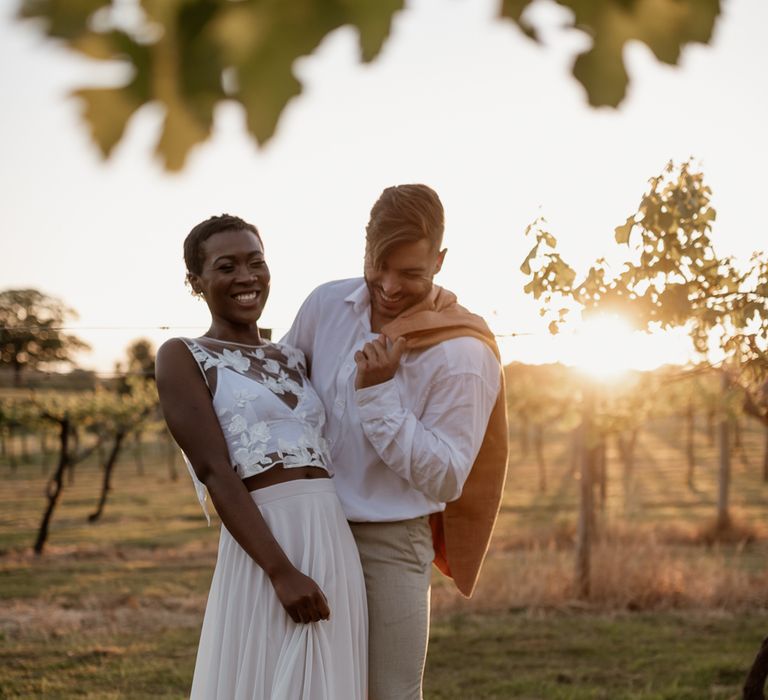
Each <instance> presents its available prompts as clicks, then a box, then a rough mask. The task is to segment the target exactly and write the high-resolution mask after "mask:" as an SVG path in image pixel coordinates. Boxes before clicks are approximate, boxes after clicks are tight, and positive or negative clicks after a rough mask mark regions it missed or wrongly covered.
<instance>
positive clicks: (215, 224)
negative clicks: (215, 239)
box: [184, 214, 264, 275]
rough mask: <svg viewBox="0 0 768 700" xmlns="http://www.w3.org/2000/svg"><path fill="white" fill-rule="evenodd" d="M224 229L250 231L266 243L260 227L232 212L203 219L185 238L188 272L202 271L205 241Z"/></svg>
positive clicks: (199, 272)
mask: <svg viewBox="0 0 768 700" xmlns="http://www.w3.org/2000/svg"><path fill="white" fill-rule="evenodd" d="M222 231H250V232H251V233H253V234H255V236H256V238H258V239H259V243H261V245H262V247H263V245H264V243H263V241H262V240H261V235H260V234H259V231H258V229H257V228H256V227H255V226H254V225H253V224H249V223H248V222H247V221H243V219H241V218H240V217H239V216H232V215H231V214H222V215H221V216H212V217H211V218H210V219H206V220H205V221H201V222H200V223H199V224H198V225H197V226H195V227H194V228H193V229H192V230H191V231H190V232H189V233H188V234H187V237H186V238H185V239H184V263H185V264H186V266H187V272H190V273H192V274H193V275H199V274H201V273H202V271H203V262H204V261H205V253H204V252H203V243H205V242H206V241H207V240H208V239H209V238H210V237H211V236H213V235H214V234H215V233H221V232H222Z"/></svg>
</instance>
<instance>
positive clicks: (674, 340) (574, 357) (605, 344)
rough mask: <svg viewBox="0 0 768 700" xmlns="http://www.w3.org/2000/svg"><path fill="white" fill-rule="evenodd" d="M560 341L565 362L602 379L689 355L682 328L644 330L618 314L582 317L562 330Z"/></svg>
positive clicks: (687, 357) (676, 362)
mask: <svg viewBox="0 0 768 700" xmlns="http://www.w3.org/2000/svg"><path fill="white" fill-rule="evenodd" d="M563 343H564V345H565V346H567V349H566V351H565V352H564V353H563V355H564V358H565V359H564V362H565V363H566V364H569V365H574V366H576V367H578V368H579V369H581V370H583V371H584V372H586V373H587V374H590V375H591V376H593V377H596V378H598V379H603V380H615V379H618V378H620V377H621V375H623V374H625V373H626V372H627V371H629V370H649V369H654V368H656V367H659V366H660V365H663V364H667V363H669V364H682V363H685V362H687V361H688V360H689V359H690V341H689V340H688V338H687V337H686V335H685V333H684V332H675V333H671V332H660V331H659V332H655V333H644V332H642V331H638V330H634V329H633V328H632V327H631V326H630V324H629V323H628V322H627V321H626V320H625V319H624V318H622V317H621V316H618V315H602V316H595V317H592V318H589V319H586V320H585V321H583V323H582V324H581V325H580V327H579V328H578V329H577V330H574V331H573V333H571V334H564V337H563Z"/></svg>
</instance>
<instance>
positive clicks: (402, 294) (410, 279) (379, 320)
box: [365, 238, 445, 332]
mask: <svg viewBox="0 0 768 700" xmlns="http://www.w3.org/2000/svg"><path fill="white" fill-rule="evenodd" d="M444 257H445V250H437V249H436V248H435V247H434V246H433V245H432V244H431V242H430V241H429V240H427V239H425V238H422V239H421V240H418V241H408V242H404V243H400V244H399V245H395V246H394V247H393V248H392V249H391V250H390V251H389V253H387V254H386V255H385V256H384V257H383V258H382V260H381V261H380V262H379V264H378V265H374V264H373V262H372V261H371V260H370V258H368V259H367V261H366V265H365V283H366V285H367V286H368V293H369V294H370V297H371V330H372V331H374V332H378V331H379V330H381V327H382V326H383V325H385V324H386V323H388V322H389V321H392V320H394V319H395V318H397V316H399V315H400V314H401V313H403V312H404V311H406V310H408V309H410V308H411V307H412V306H414V305H415V304H418V303H419V302H420V301H422V300H423V299H425V298H426V296H427V295H428V294H429V292H430V291H431V289H432V278H433V277H434V276H435V275H436V274H437V273H438V272H439V271H440V268H441V267H442V265H443V258H444Z"/></svg>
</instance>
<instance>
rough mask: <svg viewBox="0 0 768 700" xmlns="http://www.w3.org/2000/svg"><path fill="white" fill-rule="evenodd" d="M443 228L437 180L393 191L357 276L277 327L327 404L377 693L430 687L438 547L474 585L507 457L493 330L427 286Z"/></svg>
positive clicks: (442, 561) (372, 688)
mask: <svg viewBox="0 0 768 700" xmlns="http://www.w3.org/2000/svg"><path fill="white" fill-rule="evenodd" d="M443 229H444V214H443V206H442V204H441V202H440V199H439V198H438V196H437V194H436V193H435V192H434V191H433V190H432V189H430V188H429V187H427V186H425V185H399V186H396V187H389V188H387V189H386V190H384V192H383V193H382V194H381V196H380V197H379V199H378V200H377V202H376V203H375V204H374V206H373V208H372V210H371V216H370V220H369V222H368V225H367V227H366V256H365V268H364V277H363V278H356V279H348V280H341V281H336V282H330V283H327V284H324V285H322V286H320V287H318V288H317V289H316V290H315V291H314V292H312V294H310V296H309V297H308V298H307V300H306V301H305V302H304V304H303V305H302V307H301V309H300V311H299V313H298V315H297V317H296V320H295V321H294V324H293V326H292V328H291V330H290V331H289V332H288V334H287V335H286V337H285V338H284V339H283V342H285V343H287V344H290V345H294V346H296V347H298V348H300V349H301V350H302V351H303V352H304V354H305V355H306V358H307V363H308V367H309V373H310V377H311V380H312V383H313V385H314V387H315V389H316V390H317V392H318V394H319V396H320V398H321V399H322V401H323V404H324V405H325V409H326V413H327V424H326V437H327V439H328V442H329V448H330V454H331V459H332V463H333V465H334V469H335V473H336V476H335V482H336V489H337V492H338V495H339V498H340V500H341V502H342V506H343V508H344V512H345V514H346V516H347V518H348V520H349V522H350V525H351V527H352V531H353V534H354V536H355V540H356V542H357V546H358V550H359V552H360V559H361V562H362V565H363V572H364V575H365V582H366V591H367V598H368V614H369V697H370V699H371V700H418V699H419V698H421V697H422V690H421V688H422V677H423V672H424V662H425V659H426V650H427V641H428V635H429V593H430V577H431V569H432V567H431V564H432V561H433V560H434V561H435V563H436V564H438V566H439V568H440V569H441V570H442V571H443V572H444V573H447V574H448V575H450V576H452V577H453V578H454V581H455V582H456V584H457V586H458V588H459V589H460V590H461V591H462V593H464V594H465V595H470V594H471V592H472V590H473V588H474V585H475V582H476V580H477V575H478V572H479V568H480V565H481V563H482V559H483V557H484V555H485V551H486V549H487V545H488V539H489V537H490V533H491V530H492V527H493V522H494V520H495V517H496V513H497V511H498V505H499V499H500V495H501V489H502V486H503V480H504V474H505V470H506V460H507V440H506V412H505V409H504V392H503V375H502V372H501V367H500V363H499V359H498V350H497V348H496V345H495V342H494V341H493V335H492V334H491V332H490V331H489V330H488V327H487V325H486V324H485V322H484V321H483V320H482V319H481V318H480V317H478V316H475V315H474V314H470V313H469V312H468V311H466V309H464V308H463V307H461V306H459V305H458V304H457V303H456V298H455V297H454V296H453V295H452V294H451V293H450V292H447V291H446V290H443V289H441V288H440V287H438V286H437V285H434V284H433V278H434V276H435V275H436V274H437V273H438V272H439V271H440V268H441V267H442V264H443V261H444V259H445V254H446V251H445V250H444V249H442V248H441V245H442V237H443ZM473 465H474V466H473ZM462 492H464V495H462ZM446 504H448V506H446Z"/></svg>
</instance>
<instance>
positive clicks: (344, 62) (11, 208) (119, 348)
mask: <svg viewBox="0 0 768 700" xmlns="http://www.w3.org/2000/svg"><path fill="white" fill-rule="evenodd" d="M16 4H17V3H16V2H15V1H13V0H0V66H2V68H0V94H1V95H3V96H4V99H3V108H2V111H0V127H1V128H0V154H2V155H1V156H0V192H2V195H0V211H2V222H3V223H2V228H1V229H0V289H5V288H11V287H36V288H38V289H40V290H41V291H43V292H46V293H48V294H52V295H55V296H58V297H60V298H62V299H63V300H64V301H65V302H66V303H68V304H69V305H70V306H72V307H74V308H75V309H77V311H78V312H79V314H80V319H79V321H77V322H76V323H74V324H72V325H73V326H75V327H78V328H79V329H80V330H78V331H77V333H78V335H80V336H81V337H82V338H84V339H85V340H87V341H88V342H89V343H90V344H91V345H92V346H93V351H92V352H91V353H88V354H84V355H83V356H82V357H81V358H80V361H81V365H82V366H84V367H89V368H94V369H98V370H102V371H109V370H111V368H112V365H113V363H114V361H115V360H116V359H117V358H119V357H121V356H122V355H123V354H124V349H125V347H126V345H127V344H128V343H129V342H130V341H131V340H132V339H135V338H137V337H140V336H145V337H149V338H151V339H152V340H154V341H155V342H156V343H159V342H162V340H163V339H165V338H167V337H170V336H172V335H196V334H198V333H200V332H202V331H204V330H205V328H206V327H207V312H206V309H205V308H204V306H203V304H202V303H201V302H198V301H197V300H195V299H193V298H192V297H191V296H190V295H189V292H188V291H187V289H186V288H185V286H184V284H183V278H184V268H183V264H182V258H181V244H182V240H183V238H184V236H185V235H186V233H187V231H188V230H189V229H190V228H191V227H192V226H193V225H194V224H196V223H197V222H198V221H200V220H202V219H204V218H207V217H208V216H210V215H212V214H219V213H222V212H229V213H233V214H237V215H239V216H242V217H243V218H245V219H247V220H250V221H252V222H253V223H255V224H256V225H257V226H258V227H259V229H260V230H261V232H262V234H263V237H264V240H265V244H266V248H267V255H268V259H269V263H270V267H271V270H272V292H271V296H270V301H269V303H268V305H267V309H266V312H265V314H264V317H263V319H262V320H263V325H264V326H268V327H273V328H274V329H275V334H276V336H277V337H279V336H280V335H281V333H282V332H284V331H285V330H286V329H287V327H288V326H289V325H290V323H291V321H292V318H293V315H294V313H295V311H296V310H297V308H298V306H299V305H300V303H301V301H302V300H303V299H304V297H305V296H306V295H307V294H308V293H309V292H310V291H311V290H312V289H313V288H314V287H315V286H316V285H318V284H320V283H322V282H324V281H327V280H330V279H335V278H340V277H351V276H356V275H359V274H361V271H362V256H363V235H364V234H363V231H364V226H365V223H366V221H367V216H368V211H369V210H370V207H371V205H372V204H373V202H374V200H375V199H376V198H377V196H378V194H379V193H380V191H381V190H382V189H383V188H384V187H386V186H388V185H391V184H397V183H404V182H425V183H427V184H429V185H431V186H432V187H434V188H435V189H436V190H437V191H438V193H439V194H440V196H441V198H442V200H443V203H444V205H445V209H446V217H447V227H446V237H445V243H446V245H447V247H448V250H449V252H448V257H447V258H446V263H445V265H444V267H443V271H442V272H441V273H440V275H439V277H438V278H437V281H438V282H439V283H440V284H443V285H444V286H446V287H448V288H450V289H452V290H453V291H455V292H456V293H457V294H458V296H459V300H460V301H461V302H462V303H463V304H464V305H465V306H468V307H469V308H471V309H472V310H474V311H476V312H477V313H480V314H482V315H484V316H485V317H486V318H487V319H488V321H489V323H490V324H491V326H492V328H493V329H494V330H495V331H496V332H497V333H498V334H509V333H530V334H531V335H525V336H522V337H517V338H508V339H502V350H503V353H504V357H505V360H507V361H510V360H513V359H520V360H523V361H533V362H544V361H553V360H557V359H560V360H563V361H566V362H577V361H579V357H583V356H588V355H590V353H591V350H590V348H591V343H590V342H589V341H587V342H586V343H585V341H584V340H583V338H582V339H581V340H579V339H578V338H577V337H575V336H572V335H565V336H562V337H558V338H557V339H552V338H550V337H549V335H548V333H547V331H546V328H545V325H544V324H543V323H542V322H541V320H540V319H539V316H538V313H537V307H536V305H535V304H534V302H533V301H532V300H531V299H529V298H528V297H527V296H526V295H525V294H524V293H523V291H522V287H523V284H524V278H523V276H522V274H521V273H520V272H519V266H520V263H521V262H522V260H523V258H524V257H525V254H526V253H527V251H528V249H529V248H530V245H531V241H530V240H526V239H524V238H523V230H524V229H525V226H526V225H527V224H528V223H530V221H531V220H532V219H534V218H535V217H536V216H537V215H538V214H543V215H544V216H546V218H547V219H548V221H549V227H550V228H549V230H550V231H551V232H552V233H553V234H554V235H555V236H556V237H557V238H558V242H559V244H560V245H559V248H560V250H561V252H562V254H563V256H564V258H565V259H566V260H567V261H569V262H570V263H571V264H572V265H574V266H575V267H576V268H577V269H578V270H584V269H586V267H587V266H588V265H589V263H590V262H592V261H593V260H594V259H595V258H597V257H601V256H605V255H607V254H609V253H610V252H611V251H612V250H614V244H613V229H614V227H615V226H617V225H619V224H621V223H623V222H624V220H625V219H626V217H627V216H628V215H629V214H630V213H632V212H633V211H635V209H636V207H637V204H638V202H639V200H640V197H641V195H642V194H643V192H644V191H645V188H646V184H647V181H648V179H649V178H650V177H652V176H654V175H656V174H658V173H659V172H660V171H661V169H662V167H663V166H664V164H665V163H666V162H667V161H668V160H669V159H670V158H671V159H675V160H677V161H680V160H684V159H686V158H688V157H689V156H694V157H695V158H696V159H697V160H698V161H699V162H700V163H701V165H702V167H703V170H704V173H705V177H706V179H707V181H708V182H709V184H710V186H711V187H712V189H713V192H714V205H715V207H716V208H717V210H718V220H717V223H716V227H715V233H714V236H713V237H714V240H715V244H716V246H717V247H718V249H719V250H721V251H722V252H724V253H730V254H734V255H736V256H739V257H741V258H743V259H746V258H747V256H748V255H749V254H750V253H751V252H752V251H753V250H755V249H759V248H760V247H761V246H762V247H764V246H765V235H766V234H765V230H764V221H765V215H764V207H765V185H766V184H767V183H766V176H765V170H764V168H765V164H766V163H767V162H768V138H767V137H766V128H765V124H768V82H767V81H766V78H765V76H766V74H768V42H766V41H765V31H766V29H765V28H766V27H768V3H766V2H765V0H728V1H727V2H725V3H723V4H724V14H723V16H722V17H721V19H720V21H719V23H718V25H717V28H716V34H715V37H714V41H713V42H712V44H711V45H710V46H701V45H692V46H689V47H688V48H686V49H685V50H684V53H683V56H682V60H681V62H680V66H679V67H677V68H673V67H668V66H663V65H661V64H659V63H658V62H656V60H655V59H654V58H653V57H652V55H651V54H650V52H649V51H648V50H647V49H646V48H645V47H644V46H642V45H631V46H629V47H628V48H627V50H626V59H627V63H628V68H629V72H630V75H631V77H632V84H631V86H630V92H629V95H628V98H627V99H626V100H625V102H624V103H623V105H622V107H621V108H620V109H619V110H618V111H614V110H607V109H600V110H594V109H590V108H589V107H587V106H586V102H585V97H584V94H583V90H582V88H581V86H580V85H579V84H578V83H576V82H575V81H574V80H573V79H572V78H571V77H570V75H569V65H570V62H571V60H572V56H573V54H574V52H575V51H576V49H577V48H578V47H580V46H583V45H584V41H585V40H584V38H583V37H582V36H581V35H579V34H577V33H575V32H565V31H563V30H561V29H559V28H558V20H559V18H561V17H562V14H561V13H562V10H560V9H559V8H558V7H556V6H555V5H554V3H550V2H547V1H546V0H544V1H543V2H541V6H540V7H539V8H538V9H539V13H540V14H539V16H540V17H541V18H542V21H544V22H546V23H547V26H548V29H547V30H546V32H545V38H546V41H547V44H548V46H547V47H546V48H542V47H540V46H537V45H535V44H534V43H533V42H531V41H530V40H528V39H527V38H525V37H524V36H523V35H522V34H521V33H520V32H519V31H518V30H517V29H516V28H515V27H514V26H513V25H512V24H510V23H508V22H500V21H497V20H495V19H494V16H495V14H496V13H497V6H498V2H494V1H491V0H451V1H446V0H414V1H413V2H409V3H407V8H408V9H406V10H405V11H403V12H402V13H400V14H399V15H398V16H397V18H396V21H395V23H394V27H393V32H392V35H391V37H390V39H389V41H388V42H387V44H386V45H385V47H384V50H383V52H382V53H381V55H380V56H379V58H378V59H377V60H376V61H375V62H374V63H373V64H371V65H362V64H361V63H360V62H359V59H358V49H357V36H356V33H355V32H354V31H353V30H352V29H349V28H342V29H340V30H339V31H337V32H334V33H333V34H331V35H330V36H328V37H327V38H326V40H325V41H324V42H323V43H322V44H321V46H320V47H319V49H318V50H317V51H316V52H315V53H314V54H313V55H312V56H310V57H307V58H304V59H301V60H300V61H298V62H297V63H296V66H295V70H296V74H297V76H298V77H299V79H300V80H301V81H302V83H303V84H304V86H305V88H304V93H303V94H302V95H301V96H300V97H298V98H297V99H295V100H294V101H293V102H292V103H291V104H290V105H289V107H288V109H287V110H286V112H285V113H284V115H283V119H282V122H281V124H280V127H279V130H278V133H277V136H276V137H275V138H274V139H273V140H272V141H271V142H270V143H269V144H268V145H267V146H266V147H264V148H258V147H257V146H256V145H255V144H254V143H253V142H252V141H250V140H249V138H248V137H247V136H246V134H245V129H244V127H243V115H242V113H241V112H240V111H239V109H238V108H237V107H236V106H234V105H231V104H226V105H222V106H221V108H220V110H219V111H218V112H217V121H216V132H215V136H214V138H213V139H212V140H211V141H209V142H208V143H207V144H205V145H203V146H201V147H199V148H197V149H196V150H195V151H194V152H193V153H192V155H191V157H190V158H189V160H188V164H187V167H186V169H185V170H184V171H183V173H182V174H181V175H169V174H166V173H165V172H164V171H163V169H162V167H161V166H160V164H159V162H158V161H157V159H155V158H154V156H153V155H152V150H153V147H154V142H155V139H156V138H157V136H158V126H159V123H160V120H161V118H162V114H161V112H160V110H159V109H158V108H156V107H154V106H149V107H146V108H145V109H144V110H142V111H141V112H140V113H139V114H138V115H137V116H136V118H135V119H134V120H133V121H132V122H131V124H130V125H129V129H128V132H127V136H126V138H124V140H123V141H122V143H121V144H120V145H119V147H118V148H117V149H116V152H115V153H114V155H113V157H112V158H111V160H109V161H107V162H104V161H102V160H101V159H100V156H99V154H98V152H97V150H96V148H95V146H93V144H92V143H91V142H90V141H89V136H88V132H87V130H86V128H85V126H84V124H83V123H82V122H81V120H80V116H79V114H80V106H79V104H78V103H77V102H76V101H75V100H73V99H71V98H68V97H67V95H68V93H69V92H70V91H71V90H72V89H73V88H76V87H81V86H83V85H86V84H89V83H90V82H91V81H94V82H95V81H102V82H103V81H104V80H105V79H106V77H108V76H109V75H110V74H109V72H108V71H106V72H105V70H104V67H101V66H99V67H98V68H94V67H93V66H92V65H91V64H89V63H88V62H86V61H85V60H84V59H81V58H79V57H77V56H75V55H73V54H70V53H69V52H67V51H65V50H64V49H63V48H60V47H57V46H54V45H53V44H51V43H50V42H49V41H46V40H44V39H43V38H42V36H41V35H39V34H38V33H37V32H36V31H35V29H34V27H33V26H32V25H30V24H21V23H18V22H16V21H14V20H12V15H13V12H14V10H15V7H16ZM158 326H171V327H172V329H171V330H170V331H161V330H155V329H156V328H157V327H158ZM631 347H632V350H631V355H632V357H631V359H632V364H634V365H636V366H640V367H642V366H652V365H654V364H659V363H660V362H664V361H683V360H684V359H685V357H686V353H687V347H688V344H687V341H686V340H685V339H681V338H679V337H678V338H677V339H675V338H672V339H667V340H663V339H658V338H650V339H649V338H645V339H635V340H634V341H633V342H632V345H631ZM579 348H582V349H579ZM627 352H629V351H627Z"/></svg>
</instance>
